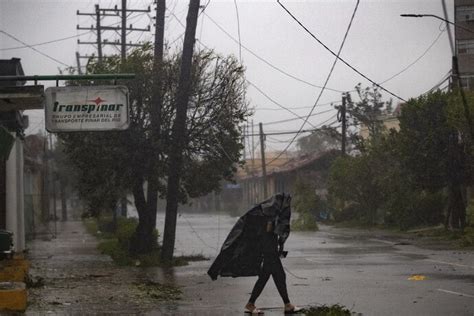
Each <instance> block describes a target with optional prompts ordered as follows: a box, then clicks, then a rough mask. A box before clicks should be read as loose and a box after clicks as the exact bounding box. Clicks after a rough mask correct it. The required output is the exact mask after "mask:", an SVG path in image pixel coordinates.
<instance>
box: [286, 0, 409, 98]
mask: <svg viewBox="0 0 474 316" xmlns="http://www.w3.org/2000/svg"><path fill="white" fill-rule="evenodd" d="M277 3H278V4H279V5H280V6H281V8H282V9H283V10H284V11H285V12H286V13H288V15H289V16H290V17H291V18H292V19H293V20H294V21H295V22H296V23H298V24H299V25H300V26H301V27H302V28H303V29H304V30H305V31H306V32H307V33H308V34H309V35H310V36H311V37H312V38H313V39H314V40H316V41H317V42H318V43H319V44H320V45H321V46H323V47H324V48H325V49H326V50H327V51H328V52H330V53H331V54H332V55H333V56H334V57H336V58H337V59H338V60H340V61H342V63H344V64H345V65H346V66H347V67H349V68H350V69H352V70H353V71H354V72H356V73H357V74H359V75H360V76H361V77H363V78H364V79H366V80H368V81H370V82H371V83H372V84H373V85H375V86H377V87H378V88H380V89H382V90H383V91H385V92H387V93H388V94H390V95H392V96H394V97H395V98H397V99H399V100H401V101H403V102H406V100H405V99H404V98H402V97H400V96H398V95H396V94H395V93H393V92H391V91H390V90H387V89H386V88H384V87H382V86H381V85H380V84H378V83H376V82H375V81H373V80H372V79H370V78H369V77H367V76H366V75H364V74H363V73H362V72H360V71H359V70H357V69H356V68H355V67H354V66H352V65H351V64H349V63H348V62H347V61H346V60H345V59H343V58H342V57H340V56H339V54H336V53H335V52H334V51H333V50H331V49H330V48H329V47H328V46H327V45H326V44H324V43H323V42H322V41H321V40H320V39H319V38H317V37H316V35H314V34H313V33H312V32H311V31H310V30H309V29H308V28H307V27H306V26H304V24H303V23H302V22H301V21H300V20H298V18H296V17H295V16H294V15H293V13H291V12H290V11H289V10H288V9H287V8H286V7H285V6H284V5H283V4H282V3H281V2H280V0H277ZM357 5H359V0H358V1H357Z"/></svg>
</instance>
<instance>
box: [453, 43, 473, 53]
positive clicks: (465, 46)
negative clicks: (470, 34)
mask: <svg viewBox="0 0 474 316" xmlns="http://www.w3.org/2000/svg"><path fill="white" fill-rule="evenodd" d="M457 51H458V54H460V55H461V54H474V40H458V41H457Z"/></svg>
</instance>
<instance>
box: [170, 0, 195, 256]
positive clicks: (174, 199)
mask: <svg viewBox="0 0 474 316" xmlns="http://www.w3.org/2000/svg"><path fill="white" fill-rule="evenodd" d="M199 4H200V0H190V1H189V10H188V16H187V18H186V31H185V33H184V44H183V53H182V57H181V69H180V76H179V82H178V89H177V92H176V118H175V120H174V123H173V128H172V131H171V140H172V141H173V147H172V148H171V151H170V154H169V171H168V192H167V194H166V216H165V229H164V234H163V249H162V253H161V259H162V261H164V262H170V261H171V260H172V259H173V252H174V243H175V238H176V217H177V214H178V195H179V187H180V178H181V173H182V172H181V171H182V165H183V149H184V147H185V146H186V112H187V110H188V101H189V90H190V88H191V66H192V58H193V52H194V42H195V38H196V25H197V19H198V13H199Z"/></svg>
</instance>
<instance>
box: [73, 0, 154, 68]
mask: <svg viewBox="0 0 474 316" xmlns="http://www.w3.org/2000/svg"><path fill="white" fill-rule="evenodd" d="M149 12H151V10H150V7H148V8H147V9H128V8H127V0H122V7H121V8H120V9H119V8H118V7H117V6H115V7H114V8H100V7H99V5H98V4H96V5H95V12H93V13H83V12H79V10H77V13H76V14H77V15H85V16H92V17H95V20H96V23H95V26H94V25H91V26H90V27H82V26H79V25H77V27H76V29H78V30H89V31H95V32H96V34H97V40H96V41H95V42H83V41H81V40H78V41H77V43H78V44H79V45H94V46H97V56H94V55H92V56H91V55H83V56H81V55H80V54H79V56H78V57H76V58H78V59H80V58H87V59H91V58H98V59H99V62H101V61H102V59H103V58H106V57H107V56H105V54H103V49H102V48H103V47H104V46H106V45H111V46H116V47H120V56H121V59H122V62H123V61H124V60H125V57H126V54H127V47H140V46H142V45H141V44H136V43H131V42H130V43H127V41H126V39H127V32H131V31H140V32H149V31H150V30H151V29H150V25H148V27H146V28H136V27H133V25H132V24H130V25H129V26H128V27H127V15H128V14H129V13H149ZM103 17H120V24H121V25H120V26H118V25H117V26H104V25H102V24H101V19H102V18H103ZM105 31H114V32H117V33H120V40H115V41H109V40H107V39H104V40H102V33H103V32H105Z"/></svg>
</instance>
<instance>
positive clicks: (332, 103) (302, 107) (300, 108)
mask: <svg viewBox="0 0 474 316" xmlns="http://www.w3.org/2000/svg"><path fill="white" fill-rule="evenodd" d="M338 102H341V100H335V101H330V102H327V103H322V104H319V105H318V106H324V105H337V104H336V103H338ZM312 107H313V106H312V105H307V106H299V107H298V106H297V107H289V106H288V107H287V108H289V109H292V110H305V109H310V108H312ZM254 110H255V111H283V109H275V108H262V107H259V108H254Z"/></svg>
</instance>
